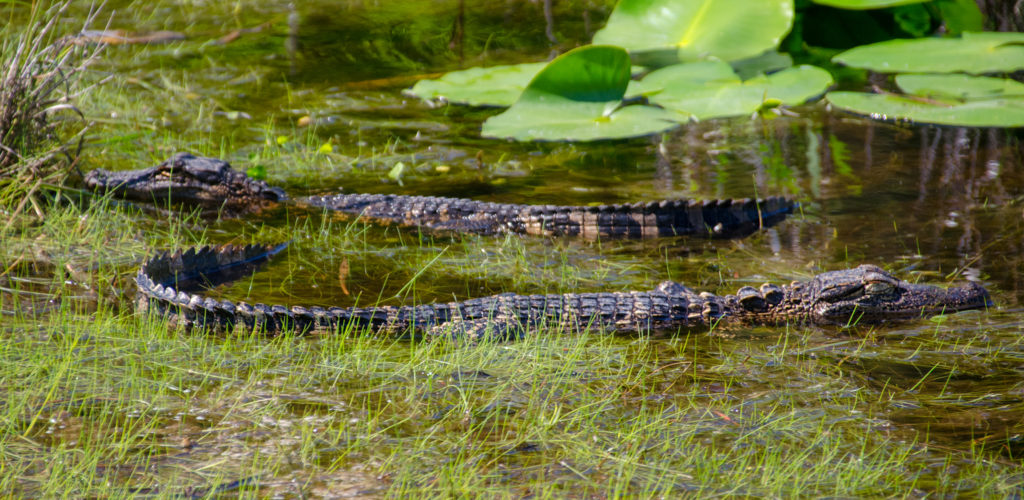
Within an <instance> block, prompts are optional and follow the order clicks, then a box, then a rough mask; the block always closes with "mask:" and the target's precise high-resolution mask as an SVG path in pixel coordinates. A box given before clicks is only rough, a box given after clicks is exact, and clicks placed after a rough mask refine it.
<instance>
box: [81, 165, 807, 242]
mask: <svg viewBox="0 0 1024 500" xmlns="http://www.w3.org/2000/svg"><path fill="white" fill-rule="evenodd" d="M85 184H86V186H87V187H89V188H91V189H93V190H96V191H101V192H113V193H114V194H117V195H119V196H123V197H126V198H131V199H135V200H140V201H149V202H154V201H158V202H166V201H168V200H170V201H175V202H185V203H192V204H198V205H201V206H205V207H208V208H214V209H220V210H223V211H224V212H226V213H227V214H229V215H230V214H240V213H247V212H252V211H258V210H260V209H263V208H265V207H267V206H269V205H272V204H275V203H278V202H282V201H285V200H287V199H288V196H287V195H286V194H285V192H284V190H282V189H280V188H277V187H273V186H270V185H269V184H267V183H266V182H265V181H259V180H255V179H252V178H250V177H249V176H247V175H246V174H245V173H243V172H239V171H237V170H235V169H233V168H231V166H230V165H229V164H228V163H227V162H226V161H223V160H219V159H216V158H205V157H200V156H194V155H191V154H188V153H178V154H176V155H174V156H173V157H172V158H170V159H169V160H167V161H164V162H163V163H161V164H159V165H157V166H155V167H151V168H145V169H140V170H131V171H118V172H111V171H107V170H103V169H97V170H93V171H91V172H89V173H88V174H87V175H86V177H85ZM297 201H298V202H299V203H301V204H305V205H308V206H312V207H323V208H326V209H329V210H335V211H339V212H344V213H349V214H354V215H358V216H361V217H364V218H367V219H371V220H380V221H385V222H391V223H398V224H402V225H408V226H419V227H424V228H428V229H433V230H442V231H454V232H462V233H477V234H495V233H502V232H508V233H518V234H532V235H548V236H579V237H583V238H590V239H594V238H649V237H664V236H681V235H688V236H698V237H701V236H703V237H711V238H731V237H740V236H746V235H748V234H750V233H753V232H754V231H756V230H757V229H759V228H761V227H767V226H771V225H773V224H776V223H778V222H780V221H782V220H783V219H785V218H786V215H788V214H790V213H792V212H793V209H794V207H795V203H794V202H792V201H790V200H788V199H786V198H783V197H771V198H764V199H757V200H754V199H742V200H732V199H725V200H708V201H703V202H702V201H695V200H663V201H655V202H640V203H629V204H616V205H600V206H563V205H520V204H512V203H490V202H484V201H477V200H468V199H461V198H443V197H434V196H402V195H393V194H335V195H328V196H312V197H307V198H301V199H299V200H297Z"/></svg>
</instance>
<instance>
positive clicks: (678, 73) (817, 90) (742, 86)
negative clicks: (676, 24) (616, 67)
mask: <svg viewBox="0 0 1024 500" xmlns="http://www.w3.org/2000/svg"><path fill="white" fill-rule="evenodd" d="M830 85H832V76H831V75H830V74H829V73H828V71H825V70H823V69H821V68H818V67H815V66H796V67H793V68H788V69H785V70H782V71H779V72H777V73H773V74H771V75H763V74H762V75H759V76H756V77H754V78H751V79H749V80H747V81H741V80H740V79H739V77H737V76H736V74H735V73H733V71H732V69H731V68H730V67H729V65H728V64H726V63H724V62H720V61H705V62H699V63H690V64H679V65H675V66H670V67H667V68H663V69H660V70H657V71H654V72H652V73H651V74H650V75H647V77H646V78H644V79H643V81H641V82H639V83H638V84H636V85H634V86H633V87H631V89H630V90H631V91H636V92H637V93H638V94H642V95H646V96H647V98H648V99H649V100H650V101H651V102H652V103H654V104H658V105H660V106H662V107H664V108H665V109H668V110H671V111H673V112H676V113H678V115H677V119H682V120H684V121H685V120H687V119H689V118H696V119H698V120H706V119H709V118H722V117H729V116H746V115H751V114H753V113H755V112H757V111H758V110H761V109H762V108H765V107H774V106H777V105H779V104H784V105H789V106H794V105H797V104H802V103H804V102H805V101H807V100H808V99H810V98H812V97H815V96H818V95H821V94H823V93H824V92H825V91H826V90H827V89H828V87H829V86H830Z"/></svg>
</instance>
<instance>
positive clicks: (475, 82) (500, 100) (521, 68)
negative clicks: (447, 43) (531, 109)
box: [407, 62, 547, 106]
mask: <svg viewBox="0 0 1024 500" xmlns="http://www.w3.org/2000/svg"><path fill="white" fill-rule="evenodd" d="M544 66H547V63H545V62H540V63H526V64H513V65H508V66H491V67H489V68H470V69H466V70H462V71H452V72H451V73H446V74H445V75H444V76H442V77H441V78H438V79H435V80H420V81H419V82H416V85H414V86H413V87H412V88H411V89H409V90H408V91H407V92H409V93H410V94H412V95H414V96H416V97H419V98H421V99H439V98H443V99H445V100H447V101H448V102H455V103H461V104H469V105H471V106H509V105H511V104H512V103H514V102H516V99H518V98H519V94H522V93H523V89H525V88H526V86H527V85H528V84H529V83H530V80H532V79H533V77H534V76H536V75H537V73H538V72H540V70H541V69H543V68H544Z"/></svg>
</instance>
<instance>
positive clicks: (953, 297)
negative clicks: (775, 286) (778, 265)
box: [780, 265, 992, 325]
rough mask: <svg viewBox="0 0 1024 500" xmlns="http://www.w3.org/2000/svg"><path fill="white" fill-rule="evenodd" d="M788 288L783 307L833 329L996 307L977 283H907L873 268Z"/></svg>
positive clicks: (820, 277) (819, 277)
mask: <svg viewBox="0 0 1024 500" xmlns="http://www.w3.org/2000/svg"><path fill="white" fill-rule="evenodd" d="M785 289H786V293H785V299H783V301H782V303H783V304H786V303H789V304H794V305H796V304H799V305H800V306H801V307H806V311H807V313H808V314H809V316H810V320H811V322H813V323H817V324H829V325H853V324H877V323H883V322H888V321H898V320H908V319H913V318H919V317H927V316H932V315H936V314H943V313H952V312H956V311H964V310H969V309H984V308H987V307H991V306H992V300H991V299H990V298H989V295H988V292H987V291H985V289H984V288H982V287H981V285H979V284H977V283H973V282H971V283H967V284H965V285H960V286H953V287H949V288H941V287H937V286H932V285H922V284H914V283H908V282H906V281H903V280H900V279H898V278H896V277H895V276H893V275H891V274H889V273H887V272H885V270H883V269H882V268H880V267H877V266H872V265H862V266H859V267H856V268H853V269H845V270H842V271H832V272H826V273H822V274H819V275H817V276H816V277H815V278H814V279H813V280H811V281H808V282H806V283H795V284H793V285H790V286H788V287H785ZM780 305H781V304H780ZM783 307H784V306H783Z"/></svg>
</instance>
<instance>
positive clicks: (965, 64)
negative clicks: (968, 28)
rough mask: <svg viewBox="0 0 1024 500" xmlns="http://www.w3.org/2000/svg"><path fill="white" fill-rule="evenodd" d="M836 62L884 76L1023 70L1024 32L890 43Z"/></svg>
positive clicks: (849, 54)
mask: <svg viewBox="0 0 1024 500" xmlns="http://www.w3.org/2000/svg"><path fill="white" fill-rule="evenodd" d="M832 61H833V62H837V63H840V64H845V65H847V66H853V67H857V68H864V69H870V70H873V71H879V72H883V73H957V72H964V73H972V74H978V73H993V72H1010V71H1017V70H1020V69H1024V33H988V32H986V33H970V32H966V33H964V34H963V35H962V36H961V37H960V38H921V39H916V40H889V41H886V42H880V43H875V44H871V45H865V46H862V47H856V48H853V49H850V50H847V51H846V52H842V53H840V54H838V55H836V56H835V57H833V58H832Z"/></svg>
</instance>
